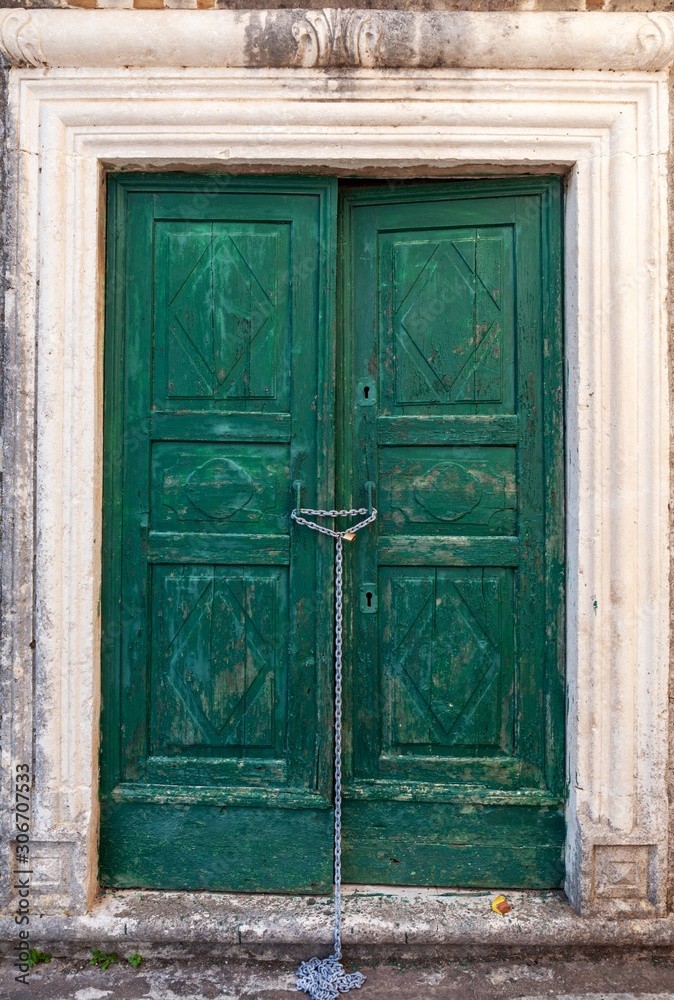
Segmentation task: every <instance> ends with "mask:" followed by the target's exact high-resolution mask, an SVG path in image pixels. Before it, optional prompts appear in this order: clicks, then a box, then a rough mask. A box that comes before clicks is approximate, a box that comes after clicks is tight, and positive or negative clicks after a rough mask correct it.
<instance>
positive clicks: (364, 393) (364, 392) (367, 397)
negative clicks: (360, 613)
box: [363, 385, 372, 596]
mask: <svg viewBox="0 0 674 1000" xmlns="http://www.w3.org/2000/svg"><path fill="white" fill-rule="evenodd" d="M363 395H364V396H365V398H366V399H369V397H370V387H369V385H366V386H365V387H364V389H363ZM370 596H372V595H371V594H370Z"/></svg>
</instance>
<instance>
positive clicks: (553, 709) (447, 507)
mask: <svg viewBox="0 0 674 1000" xmlns="http://www.w3.org/2000/svg"><path fill="white" fill-rule="evenodd" d="M560 217H561V210H560V186H559V181H558V180H556V179H549V178H544V179H540V180H529V181H521V180H516V181H502V182H480V183H479V184H478V183H475V182H470V183H461V184H453V185H451V186H445V187H439V186H433V187H431V186H424V187H421V186H420V187H418V188H417V187H399V188H391V187H387V188H380V189H377V188H372V187H370V188H365V189H361V190H354V191H351V192H347V193H345V194H344V196H343V198H342V201H341V245H342V246H343V248H344V253H343V259H342V277H341V289H342V303H341V309H342V338H343V339H342V345H341V349H340V352H339V357H340V359H341V368H340V371H339V382H338V384H339V385H340V386H341V387H342V395H341V400H340V405H339V414H340V420H339V424H338V462H339V465H338V483H339V491H340V492H339V497H340V499H339V502H340V503H341V504H342V505H343V506H349V505H350V504H351V503H352V502H353V503H360V504H362V503H363V502H364V501H365V490H364V484H365V483H366V482H368V481H372V482H374V483H375V485H376V495H377V500H378V503H377V506H378V508H379V518H378V520H377V522H376V524H375V525H374V526H373V527H372V528H371V529H370V531H369V533H368V534H367V535H365V534H364V536H363V537H362V538H360V539H359V541H358V543H357V544H355V545H354V546H353V550H350V552H349V555H350V557H351V558H350V559H349V563H348V567H349V570H348V575H347V579H348V581H349V583H348V584H347V588H346V589H347V592H348V593H349V594H351V593H353V588H355V589H356V591H357V588H358V587H359V585H360V581H368V586H369V587H370V592H371V593H372V600H373V599H374V598H375V597H376V606H375V607H374V609H373V608H372V600H371V601H370V607H367V606H366V607H363V606H362V601H359V602H358V603H356V602H355V601H353V600H351V601H350V603H349V615H347V621H348V622H349V624H350V629H351V632H350V641H349V647H348V648H350V649H352V650H353V656H352V657H348V658H347V664H348V665H349V668H350V673H349V676H348V680H347V692H348V693H347V739H346V745H347V752H346V761H345V773H346V780H345V793H344V794H345V798H346V802H345V808H344V826H343V829H344V848H345V855H344V864H343V872H344V878H345V880H346V881H351V882H374V883H390V884H420V885H447V884H460V885H475V886H480V885H483V886H484V885H487V886H488V885H494V884H500V885H508V886H528V887H533V886H556V885H560V884H561V883H562V880H563V867H562V846H563V840H564V823H563V808H562V804H563V803H562V792H563V787H562V782H563V758H562V754H563V701H562V699H563V662H564V661H563V648H562V636H563V628H562V622H563V528H562V524H563V511H562V496H563V488H562V456H563V446H562V412H563V407H562V379H561V366H562V349H561V325H560V308H559V303H560V259H561V258H560V247H559V234H560ZM363 612H365V613H363Z"/></svg>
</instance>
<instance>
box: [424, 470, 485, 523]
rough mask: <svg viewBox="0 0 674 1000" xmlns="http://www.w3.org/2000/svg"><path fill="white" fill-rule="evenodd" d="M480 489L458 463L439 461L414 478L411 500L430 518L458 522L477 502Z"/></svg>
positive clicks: (472, 476) (473, 477)
mask: <svg viewBox="0 0 674 1000" xmlns="http://www.w3.org/2000/svg"><path fill="white" fill-rule="evenodd" d="M481 497H482V488H481V486H480V484H479V482H478V480H477V479H476V477H475V476H474V475H473V474H472V473H471V472H469V471H468V469H466V468H465V467H464V466H463V465H459V463H458V462H442V463H441V464H440V465H436V466H434V468H432V469H430V470H429V471H428V472H427V473H426V475H425V476H423V478H419V479H417V482H416V485H415V490H414V499H415V500H416V501H417V503H418V504H419V505H420V506H421V507H423V508H424V510H425V511H427V512H428V513H429V514H430V515H431V517H434V518H437V520H439V521H457V520H458V519H459V518H461V517H464V515H466V514H467V513H468V512H469V511H471V510H473V508H474V507H477V505H478V504H479V502H480V498H481Z"/></svg>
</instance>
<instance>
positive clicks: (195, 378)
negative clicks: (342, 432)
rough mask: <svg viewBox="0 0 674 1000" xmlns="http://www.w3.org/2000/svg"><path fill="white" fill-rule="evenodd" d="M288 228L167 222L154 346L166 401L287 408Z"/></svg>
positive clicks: (161, 238)
mask: <svg viewBox="0 0 674 1000" xmlns="http://www.w3.org/2000/svg"><path fill="white" fill-rule="evenodd" d="M285 229H287V227H274V226H271V225H269V224H265V225H263V224H261V223H249V224H247V225H246V224H244V223H230V224H226V223H218V222H213V223H204V222H201V223H190V224H189V225H185V224H180V223H173V224H168V223H165V224H163V225H160V227H159V233H158V238H157V251H156V254H157V260H156V266H155V273H156V277H155V282H156V298H157V309H156V334H155V348H154V353H155V398H156V400H157V401H158V402H159V403H160V404H162V405H164V406H168V407H169V408H170V407H171V405H172V404H174V405H175V404H179V405H182V406H185V405H188V406H189V407H190V408H192V409H194V408H196V409H199V408H204V407H205V408H209V407H210V408H212V407H213V406H215V405H220V406H222V405H223V403H225V402H226V405H227V406H228V407H229V408H232V407H233V408H239V409H240V408H241V407H242V406H244V407H245V405H246V404H251V405H252V404H254V405H253V408H254V409H255V408H259V407H260V406H263V407H264V408H271V409H279V408H281V409H284V408H285V409H287V403H288V395H287V394H288V375H287V368H288V364H287V362H288V359H287V348H288V319H287V307H288V293H287V287H286V286H287V282H288V275H287V268H288V266H289V238H288V234H287V232H285ZM267 404H270V405H267ZM274 404H276V405H274Z"/></svg>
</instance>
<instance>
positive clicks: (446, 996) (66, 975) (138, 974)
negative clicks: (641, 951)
mask: <svg viewBox="0 0 674 1000" xmlns="http://www.w3.org/2000/svg"><path fill="white" fill-rule="evenodd" d="M127 957H128V956H126V954H125V953H123V952H121V951H120V953H119V955H118V961H117V962H116V963H115V964H111V965H110V966H109V967H108V968H107V969H106V970H103V969H101V968H98V967H93V966H90V965H88V964H87V963H86V962H84V961H82V960H78V961H74V960H62V959H52V960H51V962H49V964H48V965H36V966H34V967H33V969H32V971H31V973H30V976H29V985H28V986H24V985H22V984H19V983H16V982H15V981H14V973H15V970H14V969H13V967H12V964H11V959H5V960H4V961H2V962H0V1000H25V998H28V997H30V998H33V997H34V998H36V1000H108V998H109V1000H212V998H216V997H219V998H220V1000H289V998H290V997H291V996H298V993H297V991H296V989H295V976H294V967H291V966H289V965H282V966H281V965H273V964H270V963H262V962H261V963H258V964H252V963H248V964H246V965H240V964H236V963H233V962H230V963H228V962H222V963H215V962H209V961H207V960H199V959H194V960H192V961H180V962H177V961H163V960H161V959H156V958H155V959H146V960H144V961H143V962H142V964H141V965H140V967H139V969H138V970H135V969H133V968H132V967H131V965H130V964H129V963H128V961H127ZM355 967H356V966H355V965H349V964H348V963H347V968H350V969H353V968H355ZM359 967H360V968H361V971H362V972H364V973H365V975H366V976H367V981H366V983H365V984H364V986H363V988H362V990H361V991H360V992H356V991H353V992H352V993H351V997H353V1000H356V998H357V1000H497V998H498V1000H537V998H543V997H546V998H551V1000H674V954H672V956H671V960H670V959H669V958H663V957H661V956H658V957H650V958H630V959H616V958H601V959H596V960H591V959H578V960H564V959H560V960H556V961H555V960H550V959H528V960H521V959H520V960H512V961H504V960H503V959H494V960H492V961H476V962H468V961H462V962H458V961H457V962H453V963H449V964H435V963H433V964H425V963H401V964H399V965H395V964H380V965H375V966H374V967H368V966H367V965H364V964H363V965H360V966H359ZM303 995H304V994H302V996H303Z"/></svg>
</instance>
